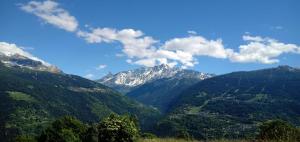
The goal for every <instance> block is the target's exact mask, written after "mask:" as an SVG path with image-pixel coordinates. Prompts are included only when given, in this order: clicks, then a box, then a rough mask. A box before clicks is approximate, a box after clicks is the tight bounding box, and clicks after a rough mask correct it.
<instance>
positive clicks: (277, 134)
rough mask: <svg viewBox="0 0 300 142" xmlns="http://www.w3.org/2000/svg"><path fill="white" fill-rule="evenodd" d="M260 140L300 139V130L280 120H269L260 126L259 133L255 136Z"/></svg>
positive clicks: (290, 141) (290, 140) (293, 141)
mask: <svg viewBox="0 0 300 142" xmlns="http://www.w3.org/2000/svg"><path fill="white" fill-rule="evenodd" d="M257 139H258V140H260V141H282V142H296V141H300V131H299V130H298V129H297V128H296V127H294V126H292V125H291V124H289V123H287V122H285V121H282V120H271V121H267V122H264V123H263V124H262V125H261V126H260V133H259V135H258V137H257Z"/></svg>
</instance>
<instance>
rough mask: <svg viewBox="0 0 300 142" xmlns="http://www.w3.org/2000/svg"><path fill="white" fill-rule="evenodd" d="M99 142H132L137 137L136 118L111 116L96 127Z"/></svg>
mask: <svg viewBox="0 0 300 142" xmlns="http://www.w3.org/2000/svg"><path fill="white" fill-rule="evenodd" d="M98 132H99V137H98V138H99V141H101V142H134V141H136V140H137V138H138V137H139V128H138V126H137V122H136V118H134V117H130V116H127V115H125V116H119V115H116V114H111V115H110V116H109V117H107V118H104V119H103V120H102V121H101V122H100V124H99V125H98Z"/></svg>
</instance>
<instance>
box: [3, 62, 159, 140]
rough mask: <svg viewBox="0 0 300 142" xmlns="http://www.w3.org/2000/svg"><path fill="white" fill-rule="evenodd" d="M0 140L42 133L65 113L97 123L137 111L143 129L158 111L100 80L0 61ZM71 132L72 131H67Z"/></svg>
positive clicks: (152, 120) (153, 119)
mask: <svg viewBox="0 0 300 142" xmlns="http://www.w3.org/2000/svg"><path fill="white" fill-rule="evenodd" d="M0 100H1V102H0V114H1V115H0V139H1V140H2V141H10V140H11V139H12V138H14V137H15V136H16V135H20V134H23V135H26V134H27V135H34V134H38V133H40V132H41V131H42V130H43V129H44V128H45V127H46V126H47V125H48V124H49V123H51V122H52V121H53V120H55V119H56V118H59V117H61V116H64V115H71V116H74V117H76V118H78V119H79V120H81V121H83V122H97V121H99V120H100V119H101V118H103V117H106V116H108V115H109V114H111V113H117V114H126V113H131V114H135V115H136V116H137V117H138V118H139V120H140V124H141V126H142V128H143V129H147V128H148V127H150V126H151V125H152V123H153V122H155V120H156V117H157V116H158V114H159V113H158V111H156V110H154V109H152V108H149V107H146V106H144V105H142V104H140V103H138V102H136V101H133V100H131V99H129V98H127V97H126V96H123V95H121V94H119V93H117V92H115V91H114V90H112V89H110V88H108V87H106V86H103V85H101V84H99V83H96V82H93V81H90V80H87V79H84V78H81V77H79V76H74V75H68V74H63V73H50V72H41V71H34V70H30V69H25V68H19V67H6V66H4V65H3V64H1V63H0ZM65 134H66V135H69V134H70V132H69V131H65Z"/></svg>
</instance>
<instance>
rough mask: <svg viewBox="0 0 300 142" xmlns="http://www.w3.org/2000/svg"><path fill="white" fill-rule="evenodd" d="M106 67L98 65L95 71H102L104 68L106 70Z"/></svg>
mask: <svg viewBox="0 0 300 142" xmlns="http://www.w3.org/2000/svg"><path fill="white" fill-rule="evenodd" d="M106 67H107V65H104V64H103V65H99V66H98V67H97V68H96V69H97V70H102V69H104V68H106Z"/></svg>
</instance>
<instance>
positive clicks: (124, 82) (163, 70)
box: [96, 64, 214, 94]
mask: <svg viewBox="0 0 300 142" xmlns="http://www.w3.org/2000/svg"><path fill="white" fill-rule="evenodd" d="M212 76H214V75H213V74H208V73H202V72H198V71H193V70H185V69H181V68H178V67H170V66H168V65H166V64H161V65H158V66H154V67H142V68H138V69H133V70H129V71H122V72H119V73H116V74H111V73H109V74H108V75H106V76H104V77H102V78H101V79H99V80H96V81H97V82H100V83H102V84H105V85H107V86H109V87H112V88H114V89H116V90H118V91H120V92H121V93H123V94H126V93H128V92H130V90H132V89H133V88H136V87H137V86H141V85H143V84H145V83H148V82H151V81H155V80H158V79H162V78H178V79H182V78H198V79H200V80H203V79H206V78H209V77H212Z"/></svg>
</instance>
